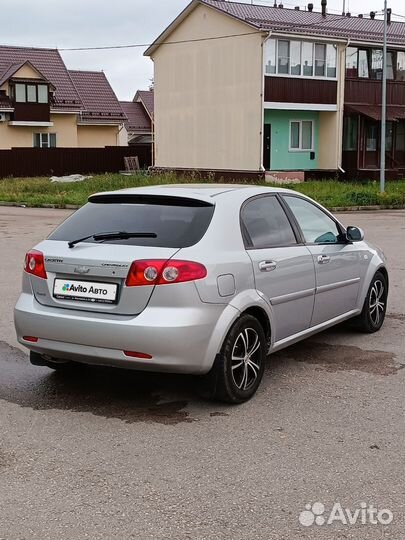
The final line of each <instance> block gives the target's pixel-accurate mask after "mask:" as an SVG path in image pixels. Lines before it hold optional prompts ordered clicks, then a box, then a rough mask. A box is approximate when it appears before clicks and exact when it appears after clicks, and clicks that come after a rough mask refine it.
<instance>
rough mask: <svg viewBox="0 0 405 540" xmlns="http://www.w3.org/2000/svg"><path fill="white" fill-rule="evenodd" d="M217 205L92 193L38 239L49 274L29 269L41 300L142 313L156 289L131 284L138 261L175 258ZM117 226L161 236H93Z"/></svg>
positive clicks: (199, 232) (77, 307) (203, 228)
mask: <svg viewBox="0 0 405 540" xmlns="http://www.w3.org/2000/svg"><path fill="white" fill-rule="evenodd" d="M213 212H214V205H213V204H209V203H207V202H205V201H200V200H197V199H190V198H182V197H170V196H146V195H142V196H134V195H123V194H118V192H117V195H109V196H108V197H106V196H98V197H93V198H92V199H91V202H89V203H88V204H86V205H85V206H84V207H82V208H81V209H80V210H78V211H77V212H76V213H75V214H73V215H72V216H71V217H70V218H68V219H67V220H66V221H65V222H64V223H62V225H61V226H60V227H59V228H58V229H56V231H54V232H53V233H52V234H51V235H50V237H49V238H48V239H47V240H45V241H44V242H42V243H41V244H39V245H38V246H37V249H39V250H40V251H42V252H43V254H44V260H45V270H46V272H47V276H48V279H47V280H44V279H41V278H38V277H35V276H32V275H30V280H31V285H32V290H33V293H34V295H35V298H36V300H37V301H38V302H39V303H41V304H44V305H47V306H53V307H58V308H65V309H75V310H82V311H90V312H98V313H108V314H115V315H137V314H139V313H141V312H142V311H143V310H144V309H145V308H146V306H147V305H148V302H149V300H150V297H151V295H152V293H153V290H154V286H153V285H141V286H132V287H127V286H126V283H125V282H126V278H127V275H128V272H129V269H130V267H131V264H132V263H133V262H134V261H139V260H154V259H160V260H165V261H167V260H168V259H171V258H172V257H173V256H174V255H175V254H176V253H177V252H178V251H179V249H181V248H184V247H189V246H191V245H194V244H195V243H197V242H198V241H199V240H200V239H201V238H202V237H203V235H204V234H205V232H206V230H207V228H208V225H209V223H210V221H211V218H212V215H213ZM112 231H126V232H136V233H155V234H156V238H130V239H116V240H113V239H108V240H104V241H103V242H102V243H101V242H96V241H94V240H92V239H88V240H86V241H84V242H80V243H78V244H76V245H75V246H74V247H73V248H69V246H68V242H69V241H73V240H76V239H79V238H84V237H86V236H89V235H92V234H96V233H105V232H112Z"/></svg>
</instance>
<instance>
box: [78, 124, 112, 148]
mask: <svg viewBox="0 0 405 540" xmlns="http://www.w3.org/2000/svg"><path fill="white" fill-rule="evenodd" d="M77 143H78V144H77V145H78V146H80V147H82V148H104V146H118V126H77Z"/></svg>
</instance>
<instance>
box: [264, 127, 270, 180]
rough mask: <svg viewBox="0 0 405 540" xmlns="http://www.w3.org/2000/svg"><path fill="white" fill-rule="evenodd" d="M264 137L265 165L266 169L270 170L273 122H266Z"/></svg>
mask: <svg viewBox="0 0 405 540" xmlns="http://www.w3.org/2000/svg"><path fill="white" fill-rule="evenodd" d="M263 137H264V138H263V167H264V168H265V169H266V171H269V170H270V164H271V163H270V162H271V157H270V154H271V124H264V131H263Z"/></svg>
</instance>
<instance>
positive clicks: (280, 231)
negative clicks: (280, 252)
mask: <svg viewBox="0 0 405 540" xmlns="http://www.w3.org/2000/svg"><path fill="white" fill-rule="evenodd" d="M241 225H242V234H243V237H244V238H245V242H246V247H248V248H254V249H263V248H271V247H279V246H288V245H292V244H296V243H297V240H296V238H295V235H294V231H293V229H292V227H291V224H290V222H289V221H288V218H287V216H286V214H285V212H284V210H283V208H282V206H281V204H280V203H279V201H278V200H277V198H276V197H274V196H267V197H260V198H257V199H252V200H250V201H248V202H247V203H246V204H245V205H244V206H243V208H242V212H241Z"/></svg>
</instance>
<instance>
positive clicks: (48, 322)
mask: <svg viewBox="0 0 405 540" xmlns="http://www.w3.org/2000/svg"><path fill="white" fill-rule="evenodd" d="M225 309H226V306H225V305H214V304H204V303H201V304H200V305H198V306H196V307H183V308H179V307H174V308H173V307H171V308H169V307H153V306H149V307H148V308H146V309H145V310H144V311H143V312H142V313H141V314H140V315H138V316H136V317H126V316H125V317H123V316H116V317H111V315H107V314H95V313H89V312H88V313H85V312H83V311H76V310H67V309H59V308H53V307H47V306H43V305H41V304H39V303H38V302H37V301H36V300H35V298H34V297H33V296H32V295H31V294H29V293H22V294H21V296H20V298H19V300H18V302H17V305H16V307H15V311H14V320H15V328H16V332H17V338H18V341H19V342H20V343H21V344H22V345H24V346H25V347H27V348H28V349H30V350H32V351H35V352H37V353H40V354H45V355H49V356H51V357H54V358H57V359H63V360H74V361H77V362H82V363H86V364H96V365H106V366H115V367H123V368H130V369H131V368H132V369H139V370H148V371H162V372H175V373H176V372H177V373H190V374H203V373H206V372H208V371H209V370H210V369H211V367H212V363H213V361H214V359H215V354H216V352H217V349H218V347H220V345H221V343H220V340H222V339H223V335H222V336H221V333H222V332H218V321H219V319H220V318H221V315H222V313H223V311H224V310H225ZM23 336H35V337H37V338H38V341H37V342H36V343H31V342H27V341H25V340H24V339H23ZM216 341H218V343H216ZM123 351H137V352H141V353H146V354H149V355H151V356H152V359H150V360H143V359H138V358H132V357H127V356H125V354H124V352H123Z"/></svg>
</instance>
